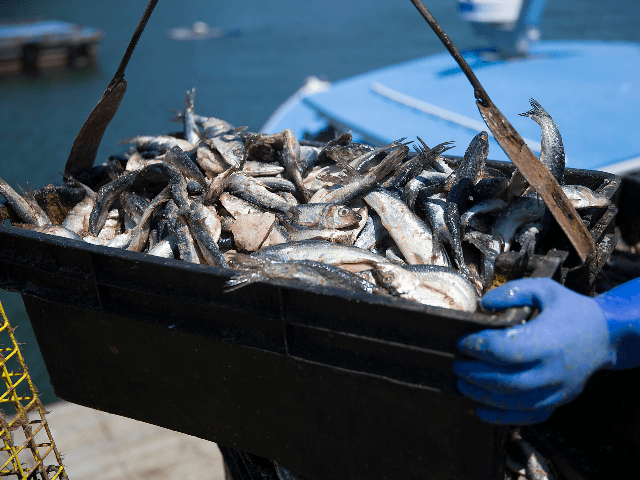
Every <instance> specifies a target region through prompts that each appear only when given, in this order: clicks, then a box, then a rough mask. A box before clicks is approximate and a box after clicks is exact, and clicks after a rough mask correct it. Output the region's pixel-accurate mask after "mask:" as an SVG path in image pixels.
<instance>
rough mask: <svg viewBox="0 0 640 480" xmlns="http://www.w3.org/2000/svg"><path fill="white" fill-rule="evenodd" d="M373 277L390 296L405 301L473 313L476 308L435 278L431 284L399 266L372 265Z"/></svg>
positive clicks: (447, 284)
mask: <svg viewBox="0 0 640 480" xmlns="http://www.w3.org/2000/svg"><path fill="white" fill-rule="evenodd" d="M373 275H374V276H375V277H376V280H378V282H380V283H381V284H382V285H383V286H384V287H385V288H386V289H387V290H388V291H389V292H390V293H391V294H393V295H396V296H398V297H401V298H404V299H407V300H413V301H414V302H418V303H422V304H423V305H430V306H434V307H442V308H450V309H455V310H461V311H469V312H474V311H475V310H476V308H477V301H476V302H473V305H469V302H468V301H467V298H466V296H465V295H461V296H460V297H457V296H456V295H455V294H456V293H458V292H457V291H455V290H454V289H453V288H452V285H450V284H449V283H448V282H446V281H440V279H439V278H438V277H437V276H436V277H434V278H435V280H434V281H433V282H432V281H426V280H423V279H422V278H421V277H420V276H418V275H416V274H415V273H413V272H411V271H409V270H405V268H403V267H401V266H398V265H392V264H389V263H375V264H373ZM436 280H437V281H436Z"/></svg>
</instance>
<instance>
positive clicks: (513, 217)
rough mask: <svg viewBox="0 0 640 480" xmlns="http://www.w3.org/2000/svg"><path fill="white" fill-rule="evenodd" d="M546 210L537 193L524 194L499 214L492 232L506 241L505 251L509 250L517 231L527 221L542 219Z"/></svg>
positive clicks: (497, 237)
mask: <svg viewBox="0 0 640 480" xmlns="http://www.w3.org/2000/svg"><path fill="white" fill-rule="evenodd" d="M544 212H545V206H544V202H543V201H542V199H540V198H538V197H537V195H523V196H522V197H519V198H517V199H515V200H514V201H513V202H511V203H510V204H509V205H508V206H507V208H505V209H504V210H502V211H501V212H500V213H499V214H498V216H497V217H496V220H495V223H494V224H493V228H492V230H491V233H492V235H493V236H494V237H495V238H496V239H500V240H501V241H502V242H503V243H504V251H505V252H508V251H509V248H510V247H511V242H512V241H513V238H514V236H515V234H516V231H517V230H518V229H519V228H520V227H521V226H523V225H525V224H527V223H531V222H536V221H538V220H540V219H541V218H542V215H544Z"/></svg>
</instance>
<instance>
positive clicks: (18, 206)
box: [0, 178, 51, 226]
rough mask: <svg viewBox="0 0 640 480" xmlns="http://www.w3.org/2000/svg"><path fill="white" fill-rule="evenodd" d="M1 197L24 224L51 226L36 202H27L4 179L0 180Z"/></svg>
mask: <svg viewBox="0 0 640 480" xmlns="http://www.w3.org/2000/svg"><path fill="white" fill-rule="evenodd" d="M0 195H2V196H3V197H4V198H5V199H6V200H7V203H8V204H9V205H11V208H12V209H13V211H14V212H15V213H16V215H17V216H18V217H19V218H20V220H22V221H23V222H24V223H27V224H30V225H39V226H46V225H51V220H49V217H48V216H47V214H46V213H45V212H44V210H42V208H41V207H40V206H39V205H38V204H37V203H36V202H35V201H33V202H28V201H27V200H25V199H24V198H23V197H22V195H20V194H19V193H18V192H16V191H15V190H14V189H13V188H11V186H10V185H9V184H8V183H7V182H5V181H4V180H3V179H2V178H0Z"/></svg>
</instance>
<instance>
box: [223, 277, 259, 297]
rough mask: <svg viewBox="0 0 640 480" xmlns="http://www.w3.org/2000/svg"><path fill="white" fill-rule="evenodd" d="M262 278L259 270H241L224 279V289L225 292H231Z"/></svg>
mask: <svg viewBox="0 0 640 480" xmlns="http://www.w3.org/2000/svg"><path fill="white" fill-rule="evenodd" d="M262 279H263V275H262V273H261V272H243V273H236V274H235V275H234V277H233V278H231V279H229V280H227V281H226V283H225V285H226V287H227V288H225V289H224V292H225V293H228V292H233V291H234V290H238V289H239V288H242V287H246V286H247V285H250V284H252V283H255V282H257V281H259V280H262Z"/></svg>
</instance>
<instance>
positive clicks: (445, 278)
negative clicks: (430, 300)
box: [403, 265, 480, 312]
mask: <svg viewBox="0 0 640 480" xmlns="http://www.w3.org/2000/svg"><path fill="white" fill-rule="evenodd" d="M403 268H404V269H405V270H408V271H409V272H411V273H413V274H415V275H417V276H418V277H419V278H421V279H422V280H424V281H425V282H427V283H428V284H430V285H438V286H439V287H438V288H439V289H443V290H445V291H446V292H447V294H448V295H449V296H450V297H452V298H454V299H455V301H456V304H458V305H459V306H460V307H461V310H464V311H465V312H475V311H476V310H477V308H478V300H479V299H480V297H479V296H478V291H477V290H476V287H474V286H473V284H472V283H471V282H470V281H469V280H468V279H467V278H466V277H465V276H464V275H462V274H460V272H458V271H456V270H454V269H453V268H450V267H441V266H439V265H407V266H405V267H403Z"/></svg>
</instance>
